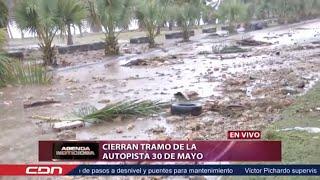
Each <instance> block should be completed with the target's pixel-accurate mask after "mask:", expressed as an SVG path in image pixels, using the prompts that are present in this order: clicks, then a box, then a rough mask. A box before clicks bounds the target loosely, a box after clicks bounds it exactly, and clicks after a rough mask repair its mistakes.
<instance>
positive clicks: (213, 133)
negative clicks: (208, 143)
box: [0, 20, 320, 163]
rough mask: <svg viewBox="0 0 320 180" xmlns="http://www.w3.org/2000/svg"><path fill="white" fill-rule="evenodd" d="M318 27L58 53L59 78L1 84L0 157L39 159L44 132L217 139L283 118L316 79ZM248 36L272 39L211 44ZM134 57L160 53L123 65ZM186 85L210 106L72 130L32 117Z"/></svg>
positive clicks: (166, 93) (164, 97)
mask: <svg viewBox="0 0 320 180" xmlns="http://www.w3.org/2000/svg"><path fill="white" fill-rule="evenodd" d="M319 28H320V20H313V21H308V22H304V23H299V24H294V25H286V26H279V27H274V28H269V29H265V30H261V31H256V32H251V33H247V34H241V35H232V36H230V37H219V38H218V37H212V36H208V35H205V34H196V36H195V37H192V38H191V41H190V42H187V43H181V42H179V40H170V41H165V42H164V44H162V45H160V46H159V48H156V49H148V48H147V45H139V46H136V45H130V44H127V43H121V51H122V53H123V54H122V55H121V56H119V57H103V52H102V51H92V52H87V53H75V54H70V55H63V56H62V55H60V56H59V60H60V62H64V63H65V64H68V66H66V67H61V68H58V69H56V70H55V71H54V82H53V84H52V85H50V86H39V87H34V86H32V87H7V88H4V89H1V90H0V122H1V127H0V131H1V136H0V152H1V153H0V163H8V162H10V163H35V162H38V157H37V155H38V149H37V148H38V146H37V145H38V141H39V140H48V139H68V140H70V139H76V140H107V139H119V140H120V139H127V140H134V139H139V140H149V139H193V140H215V139H226V132H227V131H228V130H235V129H254V130H262V129H264V128H265V127H266V126H267V125H268V124H270V123H272V122H274V121H277V120H280V119H281V117H279V116H278V112H280V111H281V109H283V108H285V107H287V106H289V105H290V104H292V103H293V102H294V96H295V95H299V94H302V93H305V92H306V91H307V90H308V89H309V88H310V87H311V86H312V85H313V84H314V83H315V82H316V81H317V80H318V77H319V68H320V66H319V63H320V59H319V57H320V47H319V45H317V44H312V43H311V42H312V41H319V40H320V36H319V32H320V29H319ZM246 37H253V38H255V39H257V40H263V41H268V42H271V43H273V44H272V45H269V46H255V47H243V48H244V49H247V50H248V52H245V53H235V54H216V53H213V52H212V46H217V45H218V46H221V45H222V46H227V45H232V44H235V41H236V40H241V39H243V38H246ZM136 59H149V60H150V59H153V61H149V62H151V63H150V64H149V65H144V66H129V67H127V66H123V65H124V64H126V63H128V62H130V61H132V60H136ZM179 91H181V92H184V91H195V92H197V93H198V94H199V99H197V100H195V101H197V102H201V103H203V104H204V108H205V111H204V113H203V114H202V115H201V116H199V117H178V116H171V115H170V113H169V110H166V112H163V113H161V114H155V115H152V116H151V117H146V118H136V119H121V118H118V119H115V120H114V121H112V122H104V123H101V124H99V125H90V124H87V125H86V127H84V128H80V129H76V130H72V136H69V137H68V136H66V135H65V134H63V132H62V133H57V132H53V131H52V129H51V125H50V124H48V123H46V122H43V121H40V120H34V119H31V118H30V116H32V115H41V116H50V117H66V116H67V115H68V114H70V113H71V112H72V111H73V110H74V109H77V108H79V107H81V106H83V105H84V104H90V105H94V106H96V107H97V108H101V107H103V106H104V105H105V104H106V103H108V102H109V101H110V102H111V103H112V102H117V101H120V100H125V99H146V100H149V99H151V100H160V101H166V102H167V101H169V102H170V101H172V102H173V101H175V99H174V97H173V94H174V93H176V92H179ZM48 98H53V99H55V100H59V101H61V103H59V104H54V105H48V106H42V107H36V108H30V109H24V108H23V103H25V102H32V101H37V100H43V99H48ZM234 107H236V108H235V109H234ZM129 127H130V128H129ZM132 127H133V128H132ZM159 129H162V130H161V131H160V132H158V131H157V130H159ZM119 132H121V133H119Z"/></svg>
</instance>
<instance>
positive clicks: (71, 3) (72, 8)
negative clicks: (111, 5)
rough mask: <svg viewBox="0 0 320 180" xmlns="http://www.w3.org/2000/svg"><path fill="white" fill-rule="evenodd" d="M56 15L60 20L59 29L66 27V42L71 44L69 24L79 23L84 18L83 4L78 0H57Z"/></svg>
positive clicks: (62, 29) (85, 11)
mask: <svg viewBox="0 0 320 180" xmlns="http://www.w3.org/2000/svg"><path fill="white" fill-rule="evenodd" d="M57 10H58V12H57V15H58V18H59V20H60V24H61V25H60V29H61V31H64V30H65V28H66V29H67V35H68V40H67V44H68V45H72V44H73V40H72V33H71V26H73V25H77V26H78V25H81V24H82V20H84V19H85V18H86V15H87V10H86V8H85V6H84V5H83V4H82V3H81V1H78V0H58V7H57Z"/></svg>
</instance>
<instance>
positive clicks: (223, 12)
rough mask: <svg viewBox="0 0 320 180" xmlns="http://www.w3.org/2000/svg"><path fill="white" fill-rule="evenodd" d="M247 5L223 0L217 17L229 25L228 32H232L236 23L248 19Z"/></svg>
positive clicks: (231, 0) (233, 0)
mask: <svg viewBox="0 0 320 180" xmlns="http://www.w3.org/2000/svg"><path fill="white" fill-rule="evenodd" d="M247 5H248V4H245V3H243V2H242V1H239V0H224V1H223V3H222V5H221V6H220V7H219V10H218V14H219V17H220V18H221V19H222V20H223V21H225V22H228V23H229V30H230V31H231V32H233V31H234V30H235V26H236V24H237V23H240V22H243V21H245V20H247V19H248V6H247Z"/></svg>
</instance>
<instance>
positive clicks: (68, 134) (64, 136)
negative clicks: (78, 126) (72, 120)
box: [57, 130, 77, 140]
mask: <svg viewBox="0 0 320 180" xmlns="http://www.w3.org/2000/svg"><path fill="white" fill-rule="evenodd" d="M76 137H77V134H76V133H75V132H73V131H72V130H67V131H62V132H59V133H58V135H57V138H58V139H59V140H69V139H76Z"/></svg>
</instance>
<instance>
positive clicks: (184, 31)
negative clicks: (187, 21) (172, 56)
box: [183, 28, 189, 42]
mask: <svg viewBox="0 0 320 180" xmlns="http://www.w3.org/2000/svg"><path fill="white" fill-rule="evenodd" d="M183 41H184V42H187V41H189V31H188V28H183Z"/></svg>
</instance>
